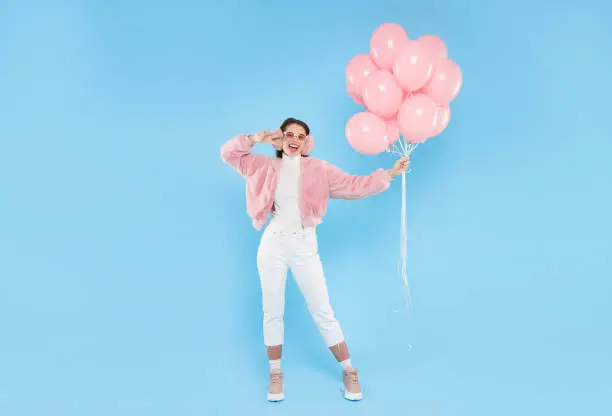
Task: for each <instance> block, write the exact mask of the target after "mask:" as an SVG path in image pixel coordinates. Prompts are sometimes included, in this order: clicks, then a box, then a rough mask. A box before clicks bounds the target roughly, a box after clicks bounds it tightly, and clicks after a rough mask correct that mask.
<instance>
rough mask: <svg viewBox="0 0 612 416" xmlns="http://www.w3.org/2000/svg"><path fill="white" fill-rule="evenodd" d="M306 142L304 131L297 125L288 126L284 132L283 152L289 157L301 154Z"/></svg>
mask: <svg viewBox="0 0 612 416" xmlns="http://www.w3.org/2000/svg"><path fill="white" fill-rule="evenodd" d="M305 142H306V130H304V127H302V126H300V125H299V124H290V125H288V126H287V128H286V129H285V131H284V137H283V152H285V154H287V155H289V156H297V155H301V154H302V148H303V147H304V143H305Z"/></svg>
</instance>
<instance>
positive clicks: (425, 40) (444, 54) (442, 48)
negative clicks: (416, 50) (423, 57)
mask: <svg viewBox="0 0 612 416" xmlns="http://www.w3.org/2000/svg"><path fill="white" fill-rule="evenodd" d="M418 42H419V43H420V44H421V45H423V46H424V47H425V49H426V50H427V51H428V52H429V53H430V54H431V56H432V58H434V59H446V58H448V50H447V49H446V45H445V44H444V41H443V40H442V39H440V38H439V37H437V36H435V35H425V36H421V37H420V38H419V39H418Z"/></svg>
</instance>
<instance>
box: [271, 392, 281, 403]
mask: <svg viewBox="0 0 612 416" xmlns="http://www.w3.org/2000/svg"><path fill="white" fill-rule="evenodd" d="M283 400H285V393H276V394H272V393H268V401H269V402H282V401H283Z"/></svg>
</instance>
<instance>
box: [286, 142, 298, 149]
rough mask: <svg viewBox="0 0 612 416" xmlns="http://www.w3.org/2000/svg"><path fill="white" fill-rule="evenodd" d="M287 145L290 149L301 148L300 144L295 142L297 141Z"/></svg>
mask: <svg viewBox="0 0 612 416" xmlns="http://www.w3.org/2000/svg"><path fill="white" fill-rule="evenodd" d="M287 147H288V148H289V149H291V150H298V149H299V148H300V146H298V145H297V144H295V143H291V144H289V145H288V146H287Z"/></svg>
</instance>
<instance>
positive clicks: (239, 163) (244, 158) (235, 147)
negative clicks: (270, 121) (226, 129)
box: [221, 134, 268, 178]
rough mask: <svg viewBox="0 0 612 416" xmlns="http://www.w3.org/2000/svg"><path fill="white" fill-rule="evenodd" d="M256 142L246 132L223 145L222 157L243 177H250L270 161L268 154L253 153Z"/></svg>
mask: <svg viewBox="0 0 612 416" xmlns="http://www.w3.org/2000/svg"><path fill="white" fill-rule="evenodd" d="M254 144H255V142H254V141H253V140H252V139H251V138H250V137H249V136H248V135H246V134H241V135H240V136H237V137H234V138H233V139H231V140H230V141H228V142H226V143H225V144H224V145H223V146H221V159H223V161H224V162H225V163H227V164H228V165H230V166H231V167H232V168H234V169H235V170H236V171H238V173H240V174H241V175H242V176H243V177H245V178H246V177H249V176H251V175H253V174H254V173H255V172H257V170H258V169H259V168H261V167H262V166H264V165H265V164H266V163H267V161H268V156H265V155H254V154H252V153H251V150H252V149H253V145H254Z"/></svg>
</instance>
